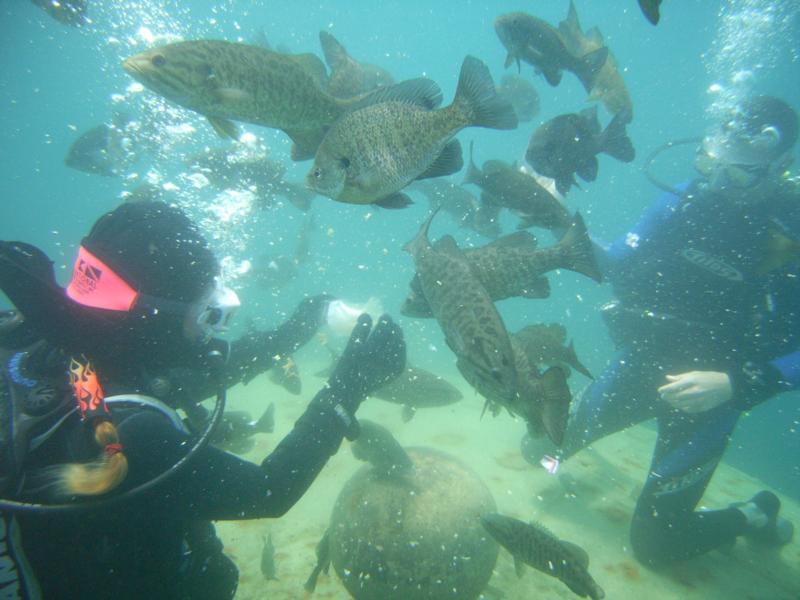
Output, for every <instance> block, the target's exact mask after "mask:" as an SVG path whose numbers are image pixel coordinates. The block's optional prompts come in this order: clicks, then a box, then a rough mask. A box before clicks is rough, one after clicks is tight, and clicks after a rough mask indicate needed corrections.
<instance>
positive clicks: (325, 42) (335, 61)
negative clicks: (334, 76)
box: [319, 31, 350, 71]
mask: <svg viewBox="0 0 800 600" xmlns="http://www.w3.org/2000/svg"><path fill="white" fill-rule="evenodd" d="M319 44H320V46H322V53H323V54H324V55H325V62H326V63H328V66H329V67H330V68H331V71H335V70H337V69H341V68H343V67H345V66H346V65H347V63H348V62H349V60H350V55H349V54H348V53H347V50H345V48H344V46H342V44H341V43H340V42H339V40H337V39H336V38H335V37H333V36H332V35H331V34H330V33H328V32H327V31H320V32H319Z"/></svg>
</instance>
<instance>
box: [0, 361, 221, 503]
mask: <svg viewBox="0 0 800 600" xmlns="http://www.w3.org/2000/svg"><path fill="white" fill-rule="evenodd" d="M213 354H214V356H210V357H209V358H211V359H212V360H214V361H215V362H223V361H224V357H223V356H222V354H221V353H220V352H215V353H213ZM217 355H218V356H217ZM220 368H221V367H220ZM219 380H220V381H221V378H220V379H219ZM225 399H226V389H225V386H224V385H223V384H220V386H219V388H218V390H217V399H216V402H215V404H214V410H213V411H212V413H211V418H209V420H208V424H207V425H206V427H205V429H204V430H203V433H202V434H201V435H200V437H199V438H197V441H196V442H195V443H194V446H192V447H191V448H190V449H189V451H188V452H187V453H186V454H185V455H184V456H182V457H181V458H180V460H178V461H177V462H176V463H175V464H174V465H172V466H171V467H170V468H169V469H167V470H166V471H164V472H163V473H161V474H159V475H156V476H155V477H153V478H152V479H150V480H149V481H146V482H144V483H142V484H141V485H137V486H136V487H135V488H131V489H130V490H127V491H126V492H123V493H121V494H118V495H116V496H110V497H108V498H98V499H96V500H87V501H83V502H73V503H69V504H41V503H36V502H18V501H16V500H8V499H6V498H0V510H3V511H8V512H17V513H20V512H26V513H47V514H53V513H73V512H81V511H90V510H95V509H98V508H108V507H110V506H114V505H116V504H119V503H121V502H126V501H128V500H130V499H131V498H134V497H136V496H139V495H140V494H143V493H144V492H146V491H148V490H150V489H152V488H154V487H155V486H157V485H158V484H160V483H163V482H164V481H165V480H167V479H169V478H170V477H172V476H173V475H175V474H176V473H177V472H178V471H180V470H181V469H182V468H184V467H185V466H186V465H187V463H188V462H189V461H190V460H191V459H192V457H193V456H194V455H195V454H197V453H198V452H199V451H200V450H202V449H203V448H204V447H205V445H206V444H207V443H208V440H209V438H210V437H211V435H212V434H213V433H214V429H215V428H216V427H217V424H218V423H219V422H220V420H221V419H222V413H223V412H225Z"/></svg>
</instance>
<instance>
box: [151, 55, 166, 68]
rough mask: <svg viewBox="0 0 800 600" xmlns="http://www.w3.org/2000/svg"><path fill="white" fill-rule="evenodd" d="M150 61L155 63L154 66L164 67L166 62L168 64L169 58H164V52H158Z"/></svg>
mask: <svg viewBox="0 0 800 600" xmlns="http://www.w3.org/2000/svg"><path fill="white" fill-rule="evenodd" d="M150 62H151V63H153V66H154V67H163V66H164V65H165V64H167V59H166V58H164V55H163V54H156V55H155V56H154V57H153V58H151V59H150Z"/></svg>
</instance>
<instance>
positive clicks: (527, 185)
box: [464, 143, 572, 231]
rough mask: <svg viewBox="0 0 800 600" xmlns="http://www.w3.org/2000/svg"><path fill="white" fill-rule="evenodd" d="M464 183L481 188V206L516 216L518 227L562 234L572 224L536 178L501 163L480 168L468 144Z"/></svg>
mask: <svg viewBox="0 0 800 600" xmlns="http://www.w3.org/2000/svg"><path fill="white" fill-rule="evenodd" d="M464 183H471V184H473V185H476V186H478V187H479V188H480V189H481V200H482V201H483V204H484V206H486V205H490V206H491V205H496V206H502V207H503V208H507V209H509V210H511V211H513V212H514V214H516V215H518V216H519V217H520V218H521V219H522V222H521V224H520V228H523V227H524V228H527V227H532V226H536V227H542V228H544V229H550V230H555V231H564V230H565V229H566V228H568V227H569V226H570V223H572V216H571V215H570V214H569V211H568V210H567V209H566V207H565V206H564V205H563V204H562V203H561V202H560V201H559V200H558V199H557V198H556V197H555V196H553V194H551V193H550V192H549V191H548V190H547V189H545V188H544V187H542V186H541V185H540V184H539V182H538V181H536V179H535V178H533V177H532V176H530V175H528V174H527V173H523V172H522V171H520V169H519V168H518V167H517V166H516V165H510V164H508V163H505V162H503V161H500V160H487V161H486V162H485V163H483V168H482V169H480V168H478V166H477V165H476V164H475V161H474V160H473V144H472V143H470V145H469V167H468V168H467V174H466V176H465V177H464Z"/></svg>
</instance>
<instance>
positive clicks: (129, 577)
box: [0, 202, 405, 600]
mask: <svg viewBox="0 0 800 600" xmlns="http://www.w3.org/2000/svg"><path fill="white" fill-rule="evenodd" d="M217 275H218V265H217V263H216V260H215V259H214V256H213V254H212V253H211V251H210V250H209V249H208V247H207V246H206V243H205V241H204V240H203V238H202V236H200V234H199V233H198V232H197V231H196V229H195V228H194V227H193V226H192V224H191V223H190V221H189V220H188V219H187V218H186V217H185V215H183V213H181V212H180V211H178V210H177V209H174V208H171V207H168V206H167V205H165V204H163V203H158V202H149V203H141V204H126V205H123V206H121V207H120V208H118V209H117V210H115V211H113V212H111V213H109V214H107V215H105V216H104V217H102V218H101V219H100V220H99V221H98V222H97V223H96V224H95V226H94V227H93V229H92V231H91V232H90V234H89V235H88V236H87V237H86V238H85V239H84V240H83V243H82V245H81V248H80V252H79V256H78V260H77V261H76V263H75V268H74V271H73V277H72V280H71V282H70V284H69V286H68V287H67V289H66V290H64V289H62V288H61V287H59V286H58V285H57V283H56V281H55V277H54V274H53V266H52V263H51V262H50V261H49V260H48V259H47V257H46V256H45V255H44V254H43V253H42V252H41V251H39V250H38V249H36V248H35V247H33V246H30V245H27V244H24V243H21V242H0V288H1V289H2V290H3V291H4V292H5V293H6V295H7V296H8V298H9V299H10V300H11V301H12V302H13V303H14V305H15V307H16V308H17V311H18V312H9V313H6V314H5V315H4V318H3V320H2V324H0V358H2V364H0V369H1V370H2V379H0V396H1V397H0V491H1V492H2V497H3V501H5V502H6V504H7V505H8V504H12V502H7V501H9V500H10V501H14V502H21V503H28V505H27V506H28V508H29V510H25V511H21V512H19V511H16V510H13V511H12V510H11V509H7V510H4V511H3V513H2V519H0V595H2V596H3V597H19V598H48V599H50V598H114V599H116V600H118V599H124V598H186V599H189V598H192V599H209V600H211V599H222V598H232V597H233V595H234V593H235V590H236V584H237V580H238V572H237V569H236V567H235V565H234V564H233V563H232V562H231V561H230V559H228V558H227V557H226V556H225V555H224V554H223V552H222V544H221V543H220V542H219V540H218V539H217V538H216V535H215V533H214V529H213V526H212V525H211V523H210V522H211V521H212V520H226V519H253V518H263V517H277V516H280V515H282V514H284V513H285V512H286V511H287V510H288V509H289V508H290V507H291V506H292V505H293V504H294V503H295V502H296V501H297V500H298V499H299V498H300V497H301V496H302V495H303V493H304V492H305V491H306V490H307V489H308V487H309V486H310V485H311V483H312V482H313V480H314V478H315V477H316V476H317V474H318V473H319V472H320V470H321V469H322V467H323V466H324V465H325V463H326V461H327V460H328V458H329V457H330V456H332V455H333V454H335V453H336V451H337V449H338V447H339V445H340V443H341V441H342V438H343V437H344V436H347V437H351V438H352V437H354V436H355V435H357V429H358V423H357V421H356V420H355V416H354V415H355V412H356V410H357V409H358V407H359V405H360V403H361V401H362V400H363V399H364V398H365V397H366V396H367V395H368V394H369V392H370V391H371V390H372V389H374V388H375V387H378V386H379V385H382V384H384V383H385V382H386V381H388V380H389V379H391V378H392V377H395V376H397V375H398V374H399V373H400V372H401V371H402V369H403V368H404V366H405V343H404V340H403V336H402V331H401V330H400V329H399V327H398V326H397V325H395V324H394V323H393V322H392V321H391V319H390V318H389V317H387V316H383V317H381V319H380V320H379V321H378V323H377V324H376V325H375V327H374V328H373V327H372V321H371V319H370V318H369V317H368V316H367V315H362V316H361V317H360V318H359V321H358V323H357V325H356V327H355V329H354V330H353V333H352V335H351V339H350V342H349V344H348V346H347V348H346V350H345V352H344V354H343V355H342V358H341V360H340V362H339V363H338V365H337V367H336V369H335V371H334V373H333V375H332V376H331V378H330V379H329V381H328V385H327V386H326V387H325V388H323V389H322V390H321V391H320V392H319V393H317V395H316V396H315V397H314V398H313V399H312V400H311V402H310V404H309V406H308V408H307V409H306V411H305V412H304V413H303V415H302V416H301V417H300V418H299V419H298V420H297V422H296V423H295V426H294V428H293V430H292V431H291V432H290V433H289V434H288V435H287V436H286V437H285V438H284V439H283V440H282V441H281V442H280V443H279V444H278V446H277V447H276V448H275V450H274V451H273V452H272V453H271V454H270V455H269V456H268V457H267V458H265V459H264V461H263V462H262V463H261V464H260V465H256V464H253V463H249V462H247V461H244V460H241V459H239V458H237V457H236V456H234V455H232V454H228V453H226V452H224V451H222V450H219V449H216V448H213V447H210V446H198V449H197V450H196V452H195V453H194V454H193V455H191V456H190V458H189V462H188V463H187V464H186V466H185V467H184V468H180V469H178V468H174V469H173V467H174V466H175V465H176V463H178V462H179V461H180V460H181V459H182V458H183V457H185V456H186V455H187V452H189V449H190V448H192V443H193V442H194V440H195V439H196V436H192V435H191V434H190V433H188V432H187V431H186V430H185V429H184V427H183V423H182V421H181V420H180V419H179V418H178V417H177V415H176V413H175V412H174V411H173V410H172V409H171V408H170V406H169V405H172V406H182V407H186V406H189V407H191V405H192V403H195V402H198V401H200V400H202V399H203V398H205V397H208V396H210V395H213V393H214V392H215V390H217V389H218V388H220V387H226V386H230V385H233V384H235V383H237V382H239V381H245V380H248V379H249V378H252V377H253V376H255V375H256V374H257V373H259V372H261V371H264V370H266V369H268V368H269V367H270V366H271V361H272V360H273V358H272V357H273V356H275V355H276V354H279V353H282V352H291V351H292V350H294V349H296V347H297V346H298V345H300V344H302V343H303V342H305V341H306V340H307V339H308V338H309V337H310V336H311V335H312V334H313V332H314V331H315V330H316V329H317V327H318V326H319V325H320V324H321V323H322V322H323V321H324V318H325V317H324V315H325V313H326V306H327V304H328V299H327V298H325V297H317V298H313V299H309V300H306V301H304V302H303V303H301V306H300V308H299V309H298V310H297V311H296V312H295V314H294V315H293V317H292V318H291V319H290V320H289V322H288V323H287V324H285V325H284V326H282V327H280V328H279V329H278V330H277V331H275V332H267V333H260V334H256V333H253V334H249V335H248V336H246V337H245V339H243V340H240V341H238V342H233V343H232V344H230V347H228V345H227V344H225V343H224V342H222V341H221V340H219V339H216V338H213V337H212V336H213V334H214V333H215V332H218V331H221V330H223V329H224V327H225V326H226V325H227V322H228V320H229V319H230V316H231V314H232V312H233V309H235V307H236V306H237V305H238V299H237V298H236V296H235V294H233V293H232V292H231V291H230V290H228V289H227V288H225V287H224V286H222V285H221V284H220V283H219V281H218V279H217V278H216V277H217ZM132 392H133V393H138V394H139V395H130V393H132ZM142 394H147V396H143V395H142ZM104 395H105V399H104ZM171 470H172V471H171ZM167 472H169V473H170V475H169V476H167V477H166V478H165V479H163V480H162V481H158V482H157V483H156V484H155V485H151V486H150V487H149V488H148V489H146V490H144V491H143V492H141V493H137V492H136V489H137V488H138V487H139V486H141V485H143V484H145V485H147V484H148V483H152V481H153V480H154V478H157V477H159V476H161V475H163V474H164V473H167ZM126 492H127V493H128V496H129V497H126ZM115 497H119V502H110V501H109V502H106V503H103V501H102V500H100V502H99V503H98V499H109V500H113V499H114V498H115ZM92 502H94V504H92ZM30 503H43V504H44V505H47V504H51V503H62V504H64V503H67V504H69V503H74V504H75V505H80V504H81V503H85V504H87V506H90V508H87V509H84V510H78V511H72V510H62V511H56V510H54V509H52V508H51V509H50V510H47V507H46V506H45V507H43V508H36V507H30ZM69 508H71V506H70V507H69Z"/></svg>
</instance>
